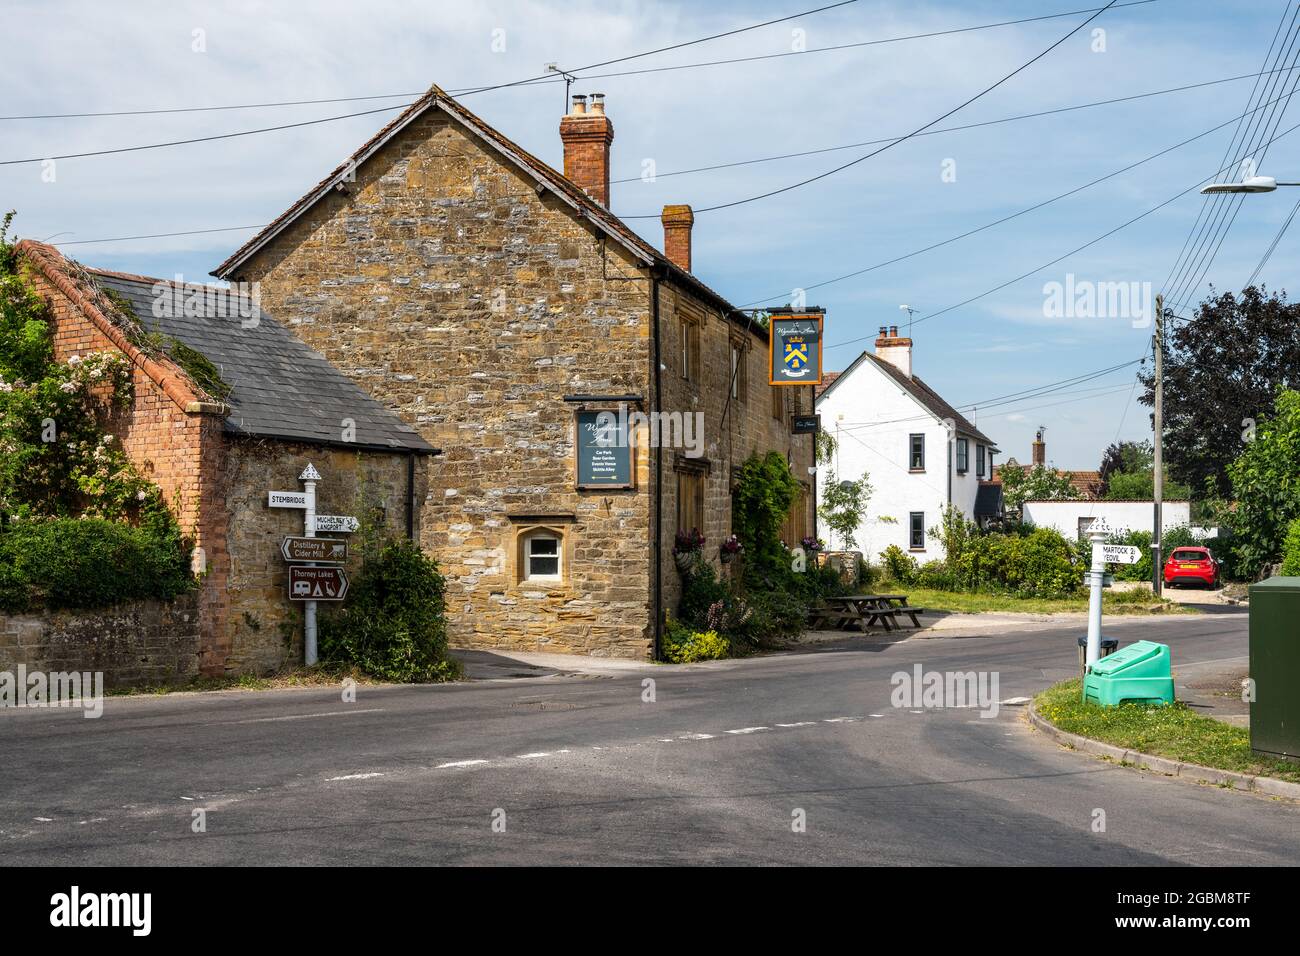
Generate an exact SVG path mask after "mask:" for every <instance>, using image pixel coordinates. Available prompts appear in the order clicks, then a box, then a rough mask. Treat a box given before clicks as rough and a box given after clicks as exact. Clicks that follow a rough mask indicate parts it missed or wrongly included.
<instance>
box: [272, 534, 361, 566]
mask: <svg viewBox="0 0 1300 956" xmlns="http://www.w3.org/2000/svg"><path fill="white" fill-rule="evenodd" d="M280 553H281V554H283V555H284V559H285V560H286V561H301V562H303V563H313V562H316V563H322V564H342V563H343V562H345V561H347V559H348V543H347V542H346V541H344V540H343V539H342V538H307V537H302V538H299V537H294V536H292V535H291V536H289V537H287V538H285V539H284V541H283V542H281V544H280Z"/></svg>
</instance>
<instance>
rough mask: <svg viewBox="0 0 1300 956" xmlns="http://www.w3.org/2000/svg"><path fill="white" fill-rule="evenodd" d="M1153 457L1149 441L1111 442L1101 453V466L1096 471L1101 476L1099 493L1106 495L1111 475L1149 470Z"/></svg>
mask: <svg viewBox="0 0 1300 956" xmlns="http://www.w3.org/2000/svg"><path fill="white" fill-rule="evenodd" d="M1153 457H1154V451H1153V450H1152V448H1151V442H1149V441H1120V442H1112V443H1111V444H1110V445H1109V446H1107V448H1106V450H1105V452H1103V453H1102V456H1101V466H1100V467H1099V468H1098V469H1097V472H1098V474H1100V475H1101V493H1102V494H1103V495H1104V494H1105V493H1106V491H1107V489H1108V488H1109V485H1110V478H1111V476H1112V475H1115V474H1128V473H1132V472H1135V471H1142V470H1144V469H1149V468H1150V467H1151V462H1152V459H1153Z"/></svg>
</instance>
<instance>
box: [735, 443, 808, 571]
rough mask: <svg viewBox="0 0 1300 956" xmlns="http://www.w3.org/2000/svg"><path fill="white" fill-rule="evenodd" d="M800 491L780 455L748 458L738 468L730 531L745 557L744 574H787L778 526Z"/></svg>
mask: <svg viewBox="0 0 1300 956" xmlns="http://www.w3.org/2000/svg"><path fill="white" fill-rule="evenodd" d="M799 491H800V485H799V481H798V479H797V478H795V476H794V474H793V473H792V472H791V471H790V464H789V462H787V461H786V460H785V456H784V455H782V454H781V453H780V452H776V451H771V452H768V453H767V454H766V455H765V456H763V457H762V458H760V457H758V455H751V456H750V457H749V458H748V459H746V460H745V463H744V464H743V465H741V466H740V472H739V474H738V475H737V476H736V481H735V484H734V490H733V491H732V498H731V514H732V521H733V529H732V530H734V531H735V533H736V536H737V537H738V538H739V539H740V543H741V544H742V545H743V546H744V548H745V554H746V555H747V556H748V559H747V560H746V562H745V565H746V573H747V574H749V573H752V574H756V575H758V576H759V577H771V576H773V575H777V574H784V573H786V572H788V571H789V564H790V561H789V552H788V551H787V550H786V549H785V548H784V547H782V545H781V526H782V525H783V524H784V523H785V519H786V516H787V515H788V514H789V513H790V506H791V505H792V504H794V501H795V499H796V497H797V496H798V494H799Z"/></svg>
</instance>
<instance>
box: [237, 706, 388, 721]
mask: <svg viewBox="0 0 1300 956" xmlns="http://www.w3.org/2000/svg"><path fill="white" fill-rule="evenodd" d="M384 709H385V708H383V707H368V708H366V709H364V710H325V711H321V712H320V713H318V714H288V715H287V716H284V717H252V718H250V719H248V720H232V721H230V722H231V723H232V724H267V723H271V722H272V721H276V720H310V719H311V718H313V717H351V716H352V715H353V714H377V713H379V712H380V711H382V710H384Z"/></svg>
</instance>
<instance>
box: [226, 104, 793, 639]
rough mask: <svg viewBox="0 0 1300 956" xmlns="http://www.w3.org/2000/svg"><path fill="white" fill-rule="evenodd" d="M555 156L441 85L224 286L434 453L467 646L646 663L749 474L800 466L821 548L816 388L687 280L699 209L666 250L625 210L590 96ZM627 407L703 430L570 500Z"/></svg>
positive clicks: (671, 218) (644, 445)
mask: <svg viewBox="0 0 1300 956" xmlns="http://www.w3.org/2000/svg"><path fill="white" fill-rule="evenodd" d="M560 138H561V140H562V143H563V153H564V162H563V166H564V174H561V173H559V172H557V171H556V170H555V169H553V168H551V167H550V166H548V165H547V164H546V163H544V162H543V161H541V160H540V159H538V158H537V157H535V156H532V155H530V154H529V153H528V152H526V151H525V150H523V149H522V148H521V147H520V146H518V145H517V144H515V143H513V142H511V141H510V140H509V139H507V138H506V137H505V136H503V135H502V134H501V133H500V132H499V131H497V130H496V129H493V128H492V127H491V126H489V125H488V124H486V123H485V122H483V121H482V120H481V119H479V118H478V117H477V116H475V115H474V114H473V113H471V112H469V111H468V110H466V109H465V108H464V107H463V106H461V105H460V104H459V103H457V102H456V101H455V100H453V99H451V98H450V97H449V96H447V95H446V94H445V93H444V92H442V91H441V90H440V89H438V88H437V87H434V88H433V89H431V90H430V91H429V92H428V93H427V94H425V95H424V96H423V97H421V98H420V99H419V100H418V101H417V102H416V103H414V104H413V105H412V106H411V107H409V108H408V109H407V110H405V111H404V112H403V113H402V114H401V115H400V116H398V117H397V118H396V119H394V120H393V121H392V122H391V123H389V124H388V125H387V126H385V127H384V128H383V129H382V130H381V131H380V132H379V133H377V134H376V135H375V136H374V137H373V138H372V139H371V140H370V141H368V142H367V143H365V144H364V145H363V146H362V147H361V148H360V149H358V150H357V151H356V152H355V153H353V154H352V156H351V157H349V158H348V159H347V160H345V161H344V162H343V163H342V164H341V165H339V166H338V167H337V168H336V169H335V170H334V171H333V172H331V173H330V174H329V175H328V176H326V177H325V178H324V179H323V180H322V181H321V182H320V183H319V184H318V185H316V186H315V187H314V188H313V189H312V190H311V191H310V192H308V193H307V195H305V196H303V197H302V198H301V199H300V200H298V201H297V202H296V203H294V204H293V205H292V206H291V207H290V208H289V209H288V210H287V211H286V212H285V213H283V214H282V215H281V216H279V217H278V218H277V219H276V220H275V221H274V222H273V223H271V224H270V225H269V226H268V227H267V228H266V229H264V230H263V231H262V232H260V233H259V234H258V235H257V236H255V237H254V238H253V239H251V240H250V241H249V242H248V243H246V244H245V245H244V246H243V247H241V248H240V249H239V250H238V251H236V252H235V253H234V254H233V255H231V256H230V257H229V258H228V259H227V260H226V261H225V262H224V263H222V264H221V265H220V266H219V267H218V268H217V269H216V270H215V271H214V273H213V274H214V275H216V276H218V277H220V278H223V279H227V280H231V281H234V282H249V283H256V284H257V288H258V289H259V290H260V295H261V298H262V301H263V302H264V303H266V304H267V307H268V308H269V310H270V311H271V312H272V313H273V314H275V315H277V316H279V317H281V318H282V319H283V320H284V321H286V322H287V323H288V324H289V326H290V327H291V328H292V329H293V331H294V332H295V333H296V334H297V335H299V336H300V337H301V338H302V339H303V340H304V341H306V342H307V343H308V344H310V345H311V346H312V347H313V348H315V349H317V350H319V351H320V352H321V353H322V354H324V355H325V356H326V358H328V360H329V361H330V362H331V363H332V364H333V365H335V366H336V367H338V368H339V369H341V370H342V371H343V372H345V373H346V374H347V375H348V376H350V377H351V378H352V379H353V380H354V381H355V382H357V383H358V384H359V385H360V386H361V387H362V388H363V389H364V390H365V391H366V392H368V393H369V394H371V395H373V396H375V397H376V398H377V399H379V400H380V401H382V402H383V403H384V404H385V405H386V406H387V407H388V408H390V409H392V410H394V411H395V412H397V413H398V414H399V415H400V416H401V417H402V418H403V419H404V420H405V421H407V422H409V423H410V424H411V425H413V426H414V427H415V428H416V429H417V430H418V431H419V432H420V434H421V435H423V436H424V438H426V439H427V440H428V441H429V442H430V443H432V444H433V445H435V446H437V447H439V448H441V449H442V450H443V456H442V457H441V458H439V459H438V460H437V462H436V464H435V466H434V467H433V469H432V470H431V473H430V484H429V493H428V496H427V497H426V498H425V499H424V500H423V509H422V510H423V520H422V522H421V530H420V540H421V542H422V544H423V546H424V547H425V548H426V549H427V550H428V551H429V552H431V553H432V554H433V555H434V556H435V557H436V558H437V560H438V562H439V564H440V565H441V567H442V570H443V572H444V574H445V575H446V576H447V580H448V606H449V615H450V632H451V637H452V640H453V642H455V643H457V644H459V645H462V646H475V647H501V648H514V649H534V650H542V649H544V650H556V651H573V652H580V653H588V654H596V655H607V656H617V657H631V658H644V657H647V656H650V655H652V654H653V653H654V651H655V648H656V646H657V644H656V641H657V636H658V633H659V630H658V629H659V627H660V626H661V624H662V621H663V612H664V611H668V612H670V613H671V612H672V610H673V609H674V608H675V606H676V601H677V598H678V594H679V589H680V582H679V579H678V576H677V573H676V571H675V570H674V564H673V559H672V553H671V552H672V546H673V540H674V535H675V534H676V532H677V531H678V530H679V529H681V530H689V529H691V528H693V527H698V528H700V529H701V530H702V531H703V533H704V534H705V535H706V537H707V539H708V541H707V544H706V551H707V552H708V553H710V554H711V555H712V557H713V559H714V560H715V561H716V560H717V555H718V552H717V548H718V545H719V544H720V542H721V541H722V539H723V538H725V537H726V536H727V535H728V534H729V533H730V531H731V516H730V500H731V489H732V480H733V475H734V472H735V470H736V468H737V467H738V466H739V465H740V464H741V463H742V462H743V461H744V460H745V459H746V458H747V457H748V456H749V455H750V454H751V453H755V452H757V453H765V452H767V451H769V450H776V451H778V452H780V453H781V454H783V455H785V456H786V457H787V458H788V460H789V462H790V464H791V467H792V469H793V471H794V473H795V474H796V475H797V476H798V477H799V480H800V481H801V482H802V483H803V484H804V485H805V494H804V495H803V497H802V499H801V501H800V502H799V504H798V505H797V506H796V509H795V513H794V514H792V515H791V519H790V525H789V529H790V530H789V533H790V534H791V535H792V536H798V533H799V532H801V531H808V530H810V529H811V528H812V526H813V519H812V494H811V490H812V489H811V482H812V472H811V466H812V464H813V439H812V436H811V435H806V434H803V435H793V434H792V433H791V416H793V415H795V414H800V413H803V414H811V413H812V412H813V396H812V388H811V386H809V387H781V388H774V387H772V386H769V384H768V380H769V379H768V374H767V362H768V334H767V330H766V326H765V323H764V322H763V321H762V319H761V318H760V317H756V316H754V315H753V314H749V313H744V312H741V311H739V310H737V309H736V308H735V307H734V306H732V305H731V304H730V303H729V302H727V301H726V299H724V298H723V297H722V296H721V295H719V294H718V293H716V292H715V291H713V290H712V289H710V288H709V287H708V286H707V285H705V284H704V283H703V282H701V281H700V280H699V279H698V278H696V276H695V275H694V274H693V272H692V271H691V268H692V262H691V230H692V227H693V215H692V213H691V210H690V207H688V206H678V205H675V206H667V207H665V209H664V212H663V227H664V231H665V247H666V250H667V254H665V253H664V252H660V251H659V250H657V249H655V248H654V247H653V246H651V245H650V244H648V243H647V242H645V241H644V240H643V239H642V238H640V237H639V236H638V235H637V234H636V233H635V232H633V231H632V230H631V229H630V228H628V226H627V225H626V224H625V223H624V222H622V221H621V220H620V219H619V218H618V217H617V216H615V215H614V214H613V213H612V212H611V211H610V209H609V178H610V147H611V144H612V142H613V139H614V127H613V123H612V122H611V120H610V118H609V117H608V116H607V115H606V114H605V108H604V101H603V97H602V96H601V95H600V94H593V95H592V96H591V102H590V105H588V101H587V97H584V96H575V97H574V98H573V108H572V111H571V112H570V113H569V114H568V115H566V116H564V117H563V119H562V120H561V122H560ZM733 370H734V374H733ZM620 409H622V410H625V411H626V412H627V413H628V414H631V413H634V412H640V413H642V414H645V415H650V414H652V413H660V414H670V415H671V414H673V413H677V415H678V418H679V420H680V421H682V422H684V423H687V424H689V423H693V422H695V421H696V417H695V415H696V413H698V414H699V416H700V418H701V419H702V425H703V433H702V436H699V437H700V439H701V440H700V441H698V442H696V443H695V445H694V447H687V445H688V443H687V442H686V441H684V440H683V435H681V434H675V435H674V438H675V439H676V440H675V441H673V442H671V443H670V444H672V445H673V447H655V442H654V441H653V435H652V431H653V429H652V428H650V427H648V426H646V425H638V426H636V427H634V428H633V433H634V435H635V441H634V442H633V444H634V446H635V448H634V454H632V455H631V462H630V463H629V470H630V473H629V474H626V475H621V476H619V480H618V481H616V482H610V481H596V482H591V481H580V480H579V476H578V470H579V467H580V465H582V463H583V460H584V459H583V457H582V455H580V454H579V451H578V445H579V442H580V441H581V440H582V438H583V436H582V435H581V434H580V423H581V424H582V427H587V426H588V425H589V424H590V422H591V413H598V412H600V411H607V412H611V413H618V412H619V411H620ZM685 437H689V438H692V439H694V438H695V437H696V436H695V435H693V434H692V435H687V436H685ZM660 444H662V442H661V443H660ZM589 477H590V476H589Z"/></svg>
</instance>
